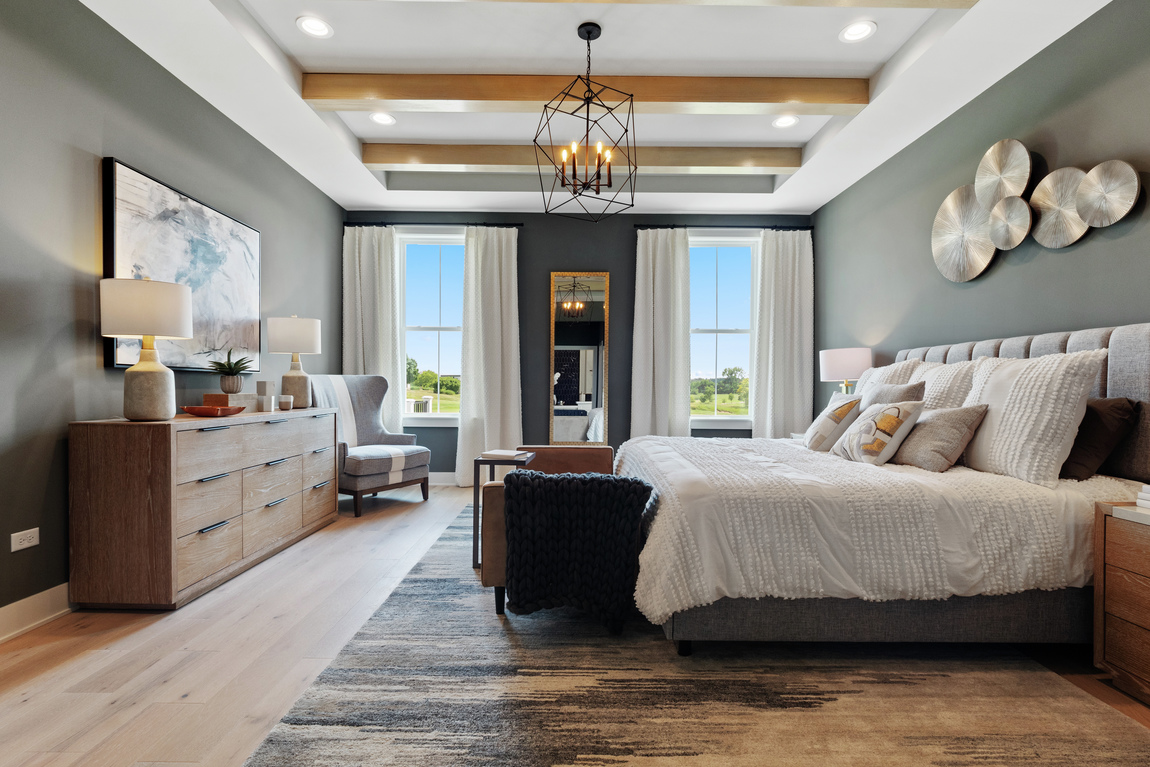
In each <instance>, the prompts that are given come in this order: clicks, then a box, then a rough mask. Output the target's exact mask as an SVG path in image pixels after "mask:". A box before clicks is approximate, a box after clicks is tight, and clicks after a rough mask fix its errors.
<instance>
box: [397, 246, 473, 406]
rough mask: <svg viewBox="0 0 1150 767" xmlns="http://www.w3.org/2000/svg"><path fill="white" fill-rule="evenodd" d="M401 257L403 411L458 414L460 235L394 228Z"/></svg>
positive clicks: (460, 308) (461, 303) (460, 346)
mask: <svg viewBox="0 0 1150 767" xmlns="http://www.w3.org/2000/svg"><path fill="white" fill-rule="evenodd" d="M397 235H398V243H399V247H400V248H401V249H402V250H401V252H402V253H403V256H404V267H405V271H406V274H405V277H404V281H405V288H404V290H405V293H404V302H405V311H406V315H407V319H406V324H407V332H406V338H405V345H406V347H407V392H406V398H407V402H406V405H405V407H404V412H406V413H409V414H416V415H418V414H422V413H458V412H459V394H460V389H461V388H462V386H463V381H462V376H461V373H462V372H463V235H462V233H456V232H455V231H454V230H447V229H440V230H438V231H435V230H420V231H406V230H400V231H397Z"/></svg>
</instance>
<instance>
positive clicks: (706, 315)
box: [691, 248, 716, 328]
mask: <svg viewBox="0 0 1150 767" xmlns="http://www.w3.org/2000/svg"><path fill="white" fill-rule="evenodd" d="M715 251H716V249H715V248H691V327H692V328H713V327H716V326H715Z"/></svg>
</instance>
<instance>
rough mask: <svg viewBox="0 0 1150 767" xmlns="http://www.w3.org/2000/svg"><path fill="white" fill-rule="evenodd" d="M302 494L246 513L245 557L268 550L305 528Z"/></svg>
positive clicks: (244, 517) (290, 496)
mask: <svg viewBox="0 0 1150 767" xmlns="http://www.w3.org/2000/svg"><path fill="white" fill-rule="evenodd" d="M301 500H302V499H301V498H300V494H299V493H296V494H295V495H289V496H288V497H287V498H283V499H281V500H278V501H273V502H272V505H267V506H261V507H260V508H258V509H255V510H254V511H249V512H246V513H245V514H244V516H243V519H244V556H245V557H250V556H251V555H252V554H255V553H256V552H258V551H260V550H262V549H266V548H267V547H268V546H270V545H271V544H273V543H275V542H276V541H278V540H279V539H280V538H283V537H285V536H288V535H291V534H292V533H294V532H296V531H297V530H299V529H300V528H301V527H303V505H302V503H301Z"/></svg>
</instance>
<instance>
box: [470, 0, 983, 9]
mask: <svg viewBox="0 0 1150 767" xmlns="http://www.w3.org/2000/svg"><path fill="white" fill-rule="evenodd" d="M457 1H458V2H471V3H475V2H510V1H511V0H457ZM514 1H515V2H523V3H593V4H598V3H612V4H623V5H655V4H658V5H716V6H719V5H741V6H752V7H758V8H776V7H778V8H948V9H952V10H967V9H969V8H973V7H974V5H975V4H976V3H977V2H978V0H514Z"/></svg>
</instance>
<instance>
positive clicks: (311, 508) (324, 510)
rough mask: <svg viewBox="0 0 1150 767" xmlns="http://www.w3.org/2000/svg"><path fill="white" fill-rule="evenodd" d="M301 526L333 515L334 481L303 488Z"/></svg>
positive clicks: (328, 480) (334, 502)
mask: <svg viewBox="0 0 1150 767" xmlns="http://www.w3.org/2000/svg"><path fill="white" fill-rule="evenodd" d="M301 495H302V496H303V524H304V526H305V527H306V526H307V525H310V524H311V523H312V522H315V521H317V520H320V519H323V518H324V517H326V516H327V515H329V514H334V513H335V509H336V506H335V504H336V485H335V480H334V479H327V480H324V481H323V482H317V483H316V485H314V486H313V485H309V486H307V487H305V488H304V491H303V493H302V494H301Z"/></svg>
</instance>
